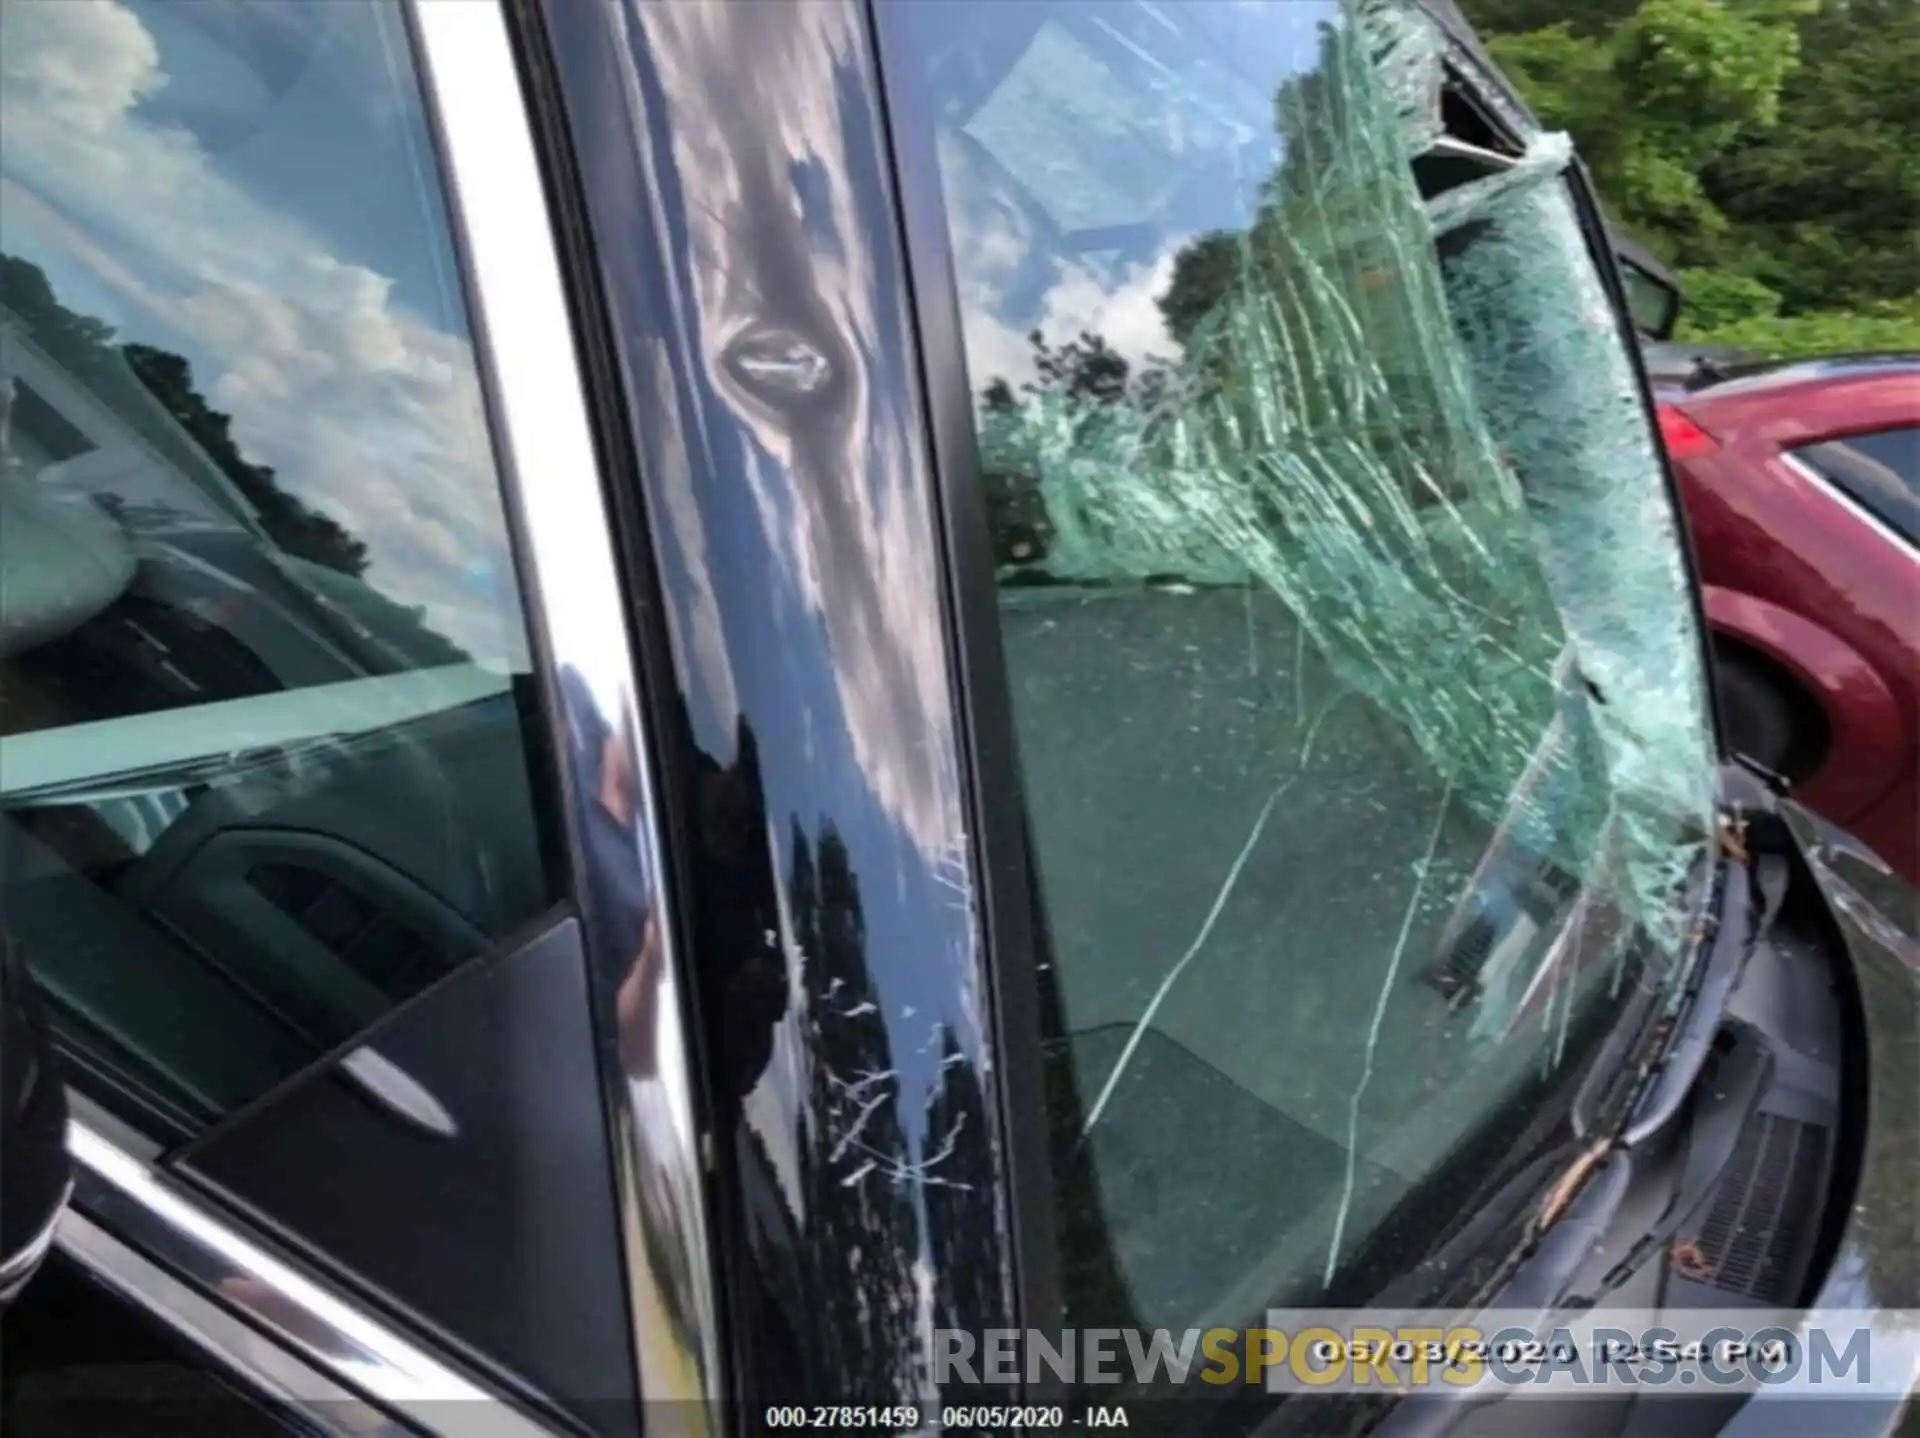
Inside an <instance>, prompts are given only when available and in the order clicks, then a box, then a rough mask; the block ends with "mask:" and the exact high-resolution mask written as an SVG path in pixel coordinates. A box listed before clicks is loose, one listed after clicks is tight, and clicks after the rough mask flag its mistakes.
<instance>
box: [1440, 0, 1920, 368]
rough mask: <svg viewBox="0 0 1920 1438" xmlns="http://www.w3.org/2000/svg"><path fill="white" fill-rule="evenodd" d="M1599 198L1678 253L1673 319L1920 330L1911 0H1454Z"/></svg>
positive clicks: (1761, 334)
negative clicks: (1572, 154) (1680, 306)
mask: <svg viewBox="0 0 1920 1438" xmlns="http://www.w3.org/2000/svg"><path fill="white" fill-rule="evenodd" d="M1465 8H1466V9H1467V11H1468V12H1469V14H1470V15H1471V16H1472V18H1473V19H1474V21H1475V23H1476V24H1477V25H1478V26H1479V27H1480V29H1481V30H1482V32H1483V34H1485V36H1486V38H1487V42H1488V48H1489V49H1490V50H1491V51H1492V52H1493V54H1494V55H1495V57H1496V58H1497V59H1498V60H1499V62H1500V64H1501V65H1502V66H1503V68H1505V69H1506V70H1507V72H1508V74H1509V75H1510V76H1511V77H1512V78H1513V80H1514V82H1515V83H1516V84H1517V85H1518V86H1519V87H1520V89H1521V90H1522V92H1523V93H1525V94H1526V96H1527V98H1528V100H1529V102H1530V103H1531V104H1532V105H1533V107H1534V108H1535V109H1536V110H1537V111H1538V112H1539V113H1540V116H1541V118H1542V119H1543V120H1544V121H1545V122H1546V123H1547V124H1549V125H1551V126H1554V127H1556V128H1564V129H1566V130H1569V131H1570V132H1571V133H1572V134H1573V136H1574V138H1575V140H1576V141H1577V142H1578V144H1579V146H1580V149H1581V152H1582V154H1583V155H1584V157H1585V158H1586V160H1587V163H1588V165H1589V167H1590V168H1591V170H1592V172H1593V174H1594V178H1595V182H1596V184H1597V185H1598V187H1599V189H1600V192H1601V194H1602V196H1603V198H1604V200H1605V201H1606V203H1607V205H1608V207H1609V208H1610V209H1611V211H1612V212H1613V214H1614V216H1615V218H1616V219H1617V220H1619V221H1620V222H1621V223H1622V224H1623V225H1624V226H1625V227H1626V228H1627V229H1628V230H1629V231H1631V232H1632V233H1633V234H1635V235H1636V236H1637V237H1638V238H1640V239H1641V240H1643V241H1644V242H1646V243H1648V244H1649V245H1651V246H1652V247H1653V248H1654V249H1656V250H1658V251H1660V252H1661V253H1663V254H1664V255H1666V256H1667V257H1668V258H1669V259H1670V260H1673V261H1675V262H1677V264H1678V265H1679V266H1680V267H1681V268H1682V271H1683V274H1682V278H1683V282H1684V283H1685V285H1686V289H1687V308H1686V310H1685V311H1684V313H1683V320H1682V326H1683V329H1682V332H1683V334H1686V335H1690V336H1693V337H1696V338H1703V339H1711V340H1715V341H1719V342H1725V343H1738V344H1748V345H1756V346H1758V347H1760V348H1763V349H1766V350H1768V351H1769V352H1773V353H1797V352H1813V351H1817V350H1820V349H1829V348H1840V349H1866V348H1888V347H1896V348H1906V347H1920V308H1917V307H1916V303H1915V296H1916V294H1920V242H1916V235H1920V103H1916V102H1915V100H1914V94H1915V89H1914V87H1915V84H1916V77H1920V0H1581V3H1578V4H1576V3H1574V0H1466V4H1465Z"/></svg>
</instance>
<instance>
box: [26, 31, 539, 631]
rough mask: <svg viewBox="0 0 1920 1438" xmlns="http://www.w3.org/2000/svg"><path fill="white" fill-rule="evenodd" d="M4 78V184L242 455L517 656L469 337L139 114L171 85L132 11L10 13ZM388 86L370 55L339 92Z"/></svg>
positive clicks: (444, 608)
mask: <svg viewBox="0 0 1920 1438" xmlns="http://www.w3.org/2000/svg"><path fill="white" fill-rule="evenodd" d="M340 16H341V18H340V20H339V22H338V23H341V24H356V23H357V24H372V23H373V22H374V18H375V17H373V16H372V14H371V12H370V11H369V12H359V11H354V12H351V13H348V12H346V11H345V10H344V9H343V11H342V12H340ZM328 53H329V55H330V56H332V57H333V60H334V62H335V63H338V62H339V58H340V57H342V56H345V55H363V56H366V57H369V60H371V58H374V57H377V53H378V47H377V46H375V45H367V46H357V47H335V48H334V49H332V50H330V51H329V52H328ZM0 71H3V72H4V75H5V86H4V91H3V93H0V173H4V176H5V179H6V181H7V184H8V189H9V190H16V189H17V190H23V191H25V192H27V193H28V194H30V195H31V196H32V197H33V198H34V200H35V201H36V202H37V204H36V208H37V209H38V210H41V211H45V212H50V213H51V214H52V215H54V216H56V217H57V219H58V222H59V228H60V229H61V230H63V231H66V232H69V233H71V234H73V235H74V236H75V237H77V238H78V239H80V240H82V241H83V246H82V247H81V248H83V249H84V250H85V251H86V252H87V253H90V254H92V255H93V256H95V257H97V259H98V261H99V262H98V263H93V264H89V265H88V268H89V270H90V272H91V273H92V275H93V276H94V277H96V278H97V279H98V280H99V281H100V282H101V283H102V284H104V285H106V286H107V287H109V288H111V289H112V290H113V291H115V292H116V293H117V294H118V295H119V296H120V297H121V298H122V299H123V300H124V301H126V303H127V308H128V312H129V313H139V312H141V311H144V312H145V313H146V314H148V315H149V316H151V317H152V318H153V319H157V320H159V321H162V322H163V323H164V324H165V325H167V326H170V327H171V328H172V329H173V330H175V331H176V332H178V333H180V334H182V335H184V336H187V337H189V338H190V340H191V341H192V343H191V346H190V349H191V351H192V358H193V360H194V362H195V370H196V382H197V383H198V385H199V387H200V388H201V390H202V392H203V393H205V394H206V395H207V397H208V399H209V401H210V402H211V403H212V404H214V405H215V406H216V407H217V408H221V409H225V410H227V411H228V412H229V413H231V414H232V416H233V421H234V435H235V438H236V439H237V441H238V442H239V444H240V445H241V448H242V450H243V452H245V453H246V455H247V456H248V458H250V459H252V460H254V461H256V462H259V463H265V464H270V465H272V466H273V467H274V469H275V470H276V472H277V473H278V475H279V477H280V480H281V482H282V483H283V484H284V485H285V486H286V487H287V488H288V489H289V490H290V491H292V492H293V493H295V494H297V495H299V496H300V497H301V498H302V499H304V500H306V501H307V502H308V503H310V504H312V505H314V506H315V507H317V508H319V509H321V510H323V511H325V512H327V513H329V514H332V515H334V516H335V517H336V518H338V519H340V520H341V522H342V523H344V524H346V525H347V526H348V527H349V528H351V529H353V530H354V531H355V533H356V534H357V535H358V536H359V537H360V538H361V539H363V540H364V541H365V542H366V543H367V545H368V547H369V550H370V553H371V556H372V561H371V564H370V566H369V569H368V572H367V578H368V580H369V581H370V582H371V583H373V584H375V585H376V586H378V587H379V588H381V589H382V590H384V591H385V592H387V593H388V594H390V595H392V596H393V597H394V598H396V599H399V600H401V601H402V602H405V603H409V604H419V605H424V606H425V607H426V608H427V611H428V615H429V621H430V622H431V623H433V624H434V625H435V626H436V627H438V628H440V629H441V631H442V632H443V633H446V634H447V635H448V637H449V638H452V639H453V640H454V641H455V642H457V643H460V644H462V645H463V646H465V647H467V648H468V649H469V650H470V651H471V652H473V653H474V654H475V656H476V657H480V658H494V659H504V660H507V661H508V662H512V663H516V664H523V663H524V662H525V639H524V636H523V634H522V632H521V629H520V623H519V616H518V614H517V612H515V611H513V609H512V607H511V606H504V607H503V606H502V604H501V601H500V599H499V597H498V596H499V595H500V594H501V593H502V592H503V590H502V586H501V585H500V578H501V576H503V575H504V574H505V573H506V572H507V568H508V566H507V560H506V535H505V530H504V525H503V521H502V516H501V508H500V498H499V492H498V486H497V482H496V479H495V476H494V469H493V464H492V459H491V454H490V449H489V445H488V441H487V435H486V428H485V423H484V418H483V411H482V408H481V403H480V394H479V389H478V385H477V383H476V380H475V375H474V361H473V356H472V353H471V347H470V345H469V344H468V342H467V340H466V339H465V338H464V337H463V336H460V335H456V334H450V333H448V332H446V331H445V330H442V329H439V328H437V327H436V326H434V325H432V324H430V323H428V322H427V321H426V320H424V319H422V318H421V317H420V316H417V315H415V314H412V313H410V312H408V311H407V310H405V309H403V308H401V307H400V306H398V305H397V304H396V303H395V302H394V298H393V293H392V291H393V281H392V279H391V278H390V277H388V276H385V275H382V274H380V273H378V272H377V271H375V270H373V269H371V268H369V267H367V266H365V265H361V264H355V263H351V262H349V261H348V260H345V259H343V258H342V257H340V256H338V255H336V254H334V253H333V252H331V251H330V250H329V249H328V247H327V246H326V244H325V243H324V242H322V241H321V240H320V239H318V238H317V237H316V236H315V234H314V233H313V232H312V230H311V229H310V228H309V227H308V226H306V225H305V224H303V223H301V222H300V221H299V220H298V219H296V218H294V217H292V216H289V215H287V214H285V213H283V212H281V211H279V210H276V209H275V208H274V207H272V206H271V205H269V204H268V203H266V202H264V201H263V200H262V199H261V198H260V197H259V196H257V195H256V194H254V193H251V192H250V191H249V190H248V189H246V188H244V187H243V186H241V185H239V184H237V183H235V182H234V181H233V180H232V179H230V178H229V177H228V176H227V175H225V174H224V173H222V172H221V171H220V170H219V169H218V168H217V167H216V166H215V165H214V163H213V162H212V161H211V159H210V158H209V157H208V156H207V155H206V154H205V153H204V152H203V151H202V150H201V148H200V146H199V144H198V143H197V142H196V141H195V139H194V138H193V136H192V135H191V133H189V132H188V131H186V130H183V129H180V128H177V127H170V126H165V125H161V124H158V123H155V122H154V121H152V120H151V119H149V118H148V117H146V116H145V115H143V113H142V111H141V102H142V101H143V100H144V99H146V98H148V97H150V96H154V95H157V94H159V93H160V92H161V90H162V89H163V88H164V87H165V86H166V85H167V83H168V77H167V75H166V74H165V72H164V69H163V68H162V56H161V53H160V50H159V48H158V46H157V45H156V43H155V41H154V38H153V36H152V35H151V34H150V33H149V32H148V31H147V30H146V29H145V27H144V26H142V24H141V23H140V20H139V19H138V17H137V16H135V15H134V14H133V13H132V12H131V11H129V10H128V9H126V8H125V7H123V6H122V5H119V4H116V3H111V0H61V3H35V4H19V3H8V4H6V5H5V6H4V7H0ZM343 80H345V77H343ZM392 83H393V81H392V78H391V77H390V74H389V72H388V71H387V69H386V68H385V67H384V66H382V67H380V68H377V69H376V68H372V67H371V64H370V67H369V69H368V72H367V73H366V75H365V76H364V77H353V78H352V80H351V82H350V83H347V84H345V86H344V88H347V89H349V90H350V89H353V88H355V87H359V88H365V89H369V90H375V91H378V90H381V89H382V88H383V87H388V86H390V85H391V84H392ZM270 121H271V116H270V114H269V115H267V116H264V117H263V122H265V123H270ZM3 223H4V221H0V224H3ZM36 228H39V227H38V226H36ZM3 234H4V230H0V235H3ZM42 238H43V239H44V238H45V237H44V235H43V236H42ZM0 242H3V241H0Z"/></svg>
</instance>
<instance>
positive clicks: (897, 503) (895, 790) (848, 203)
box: [547, 0, 1013, 1411]
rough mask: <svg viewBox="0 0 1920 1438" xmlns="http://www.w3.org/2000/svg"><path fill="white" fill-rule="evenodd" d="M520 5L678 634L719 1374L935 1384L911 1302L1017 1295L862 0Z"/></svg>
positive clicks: (996, 1312)
mask: <svg viewBox="0 0 1920 1438" xmlns="http://www.w3.org/2000/svg"><path fill="white" fill-rule="evenodd" d="M547 14H548V20H549V26H548V30H549V37H550V43H551V45H552V48H553V52H554V59H555V63H556V68H557V72H558V75H559V78H560V81H561V88H562V92H563V99H564V103H565V108H566V110H567V112H568V115H569V124H570V130H571V135H570V139H571V144H572V147H573V150H574V152H575V158H576V162H577V164H578V166H579V170H580V175H581V179H582V181H583V191H584V194H585V196H586V204H587V217H588V220H589V222H590V229H591V233H592V239H593V242H594V245H595V248H596V249H597V252H598V256H599V262H600V271H601V273H600V276H599V278H600V284H601V287H602V291H603V293H604V296H605V300H606V304H607V306H608V309H609V310H610V313H611V319H612V328H613V331H614V349H615V351H616V358H617V362H618V368H619V372H620V377H621V383H622V387H623V389H624V392H625V399H626V403H627V406H628V419H629V421H630V424H631V431H632V440H633V444H634V447H635V450H636V453H637V457H638V471H639V472H638V474H637V476H635V480H636V482H637V485H638V492H639V496H640V498H641V500H642V507H643V508H644V512H645V515H646V519H647V526H648V530H649V534H650V537H651V542H652V548H653V550H654V563H655V564H656V565H657V568H658V575H659V594H658V600H659V606H660V608H659V618H660V621H661V628H662V630H663V631H664V637H665V648H666V649H667V651H668V652H669V654H670V656H671V657H670V661H669V662H668V663H667V664H665V665H664V666H663V669H664V672H665V681H666V682H665V683H664V685H661V686H659V687H661V688H662V689H663V690H664V691H665V692H663V693H661V694H659V695H658V696H656V699H657V703H658V704H659V707H660V708H661V709H663V710H664V711H666V712H664V713H663V714H662V715H661V716H660V718H661V719H662V720H664V722H662V723H660V724H657V725H656V732H661V733H664V734H666V735H667V736H668V737H667V739H666V741H665V744H664V746H663V747H664V749H665V751H666V752H664V753H663V754H662V755H660V756H659V757H658V762H660V763H661V765H662V767H663V770H664V772H663V774H662V784H661V788H662V793H663V796H664V800H665V803H666V804H667V806H668V808H669V810H670V811H671V816H670V817H671V822H672V823H673V824H674V826H675V827H676V828H677V830H678V832H679V834H680V835H681V842H680V843H679V844H678V845H676V849H675V860H676V863H675V872H674V874H673V876H672V877H673V879H674V882H675V888H676V893H677V895H678V897H679V901H680V902H681V903H682V904H683V906H684V910H685V913H686V916H687V922H686V923H685V925H684V927H683V932H684V933H686V934H687V935H688V948H689V953H690V966H691V968H692V970H693V972H694V974H695V981H696V990H697V995H696V997H697V1000H698V1002H699V1006H700V1008H701V1011H702V1015H703V1020H704V1023H703V1036H704V1041H705V1048H706V1053H707V1059H708V1061H707V1065H706V1067H707V1070H708V1072H709V1075H710V1080H711V1091H710V1092H709V1094H708V1095H707V1099H708V1104H709V1107H710V1110H711V1116H712V1127H713V1149H714V1154H715V1165H716V1173H715V1175H714V1177H715V1182H714V1184H713V1189H714V1202H715V1206H716V1223H717V1231H718V1234H719V1237H720V1243H721V1247H722V1250H723V1252H724V1254H725V1257H726V1262H725V1265H724V1266H725V1268H726V1273H725V1275H724V1277H725V1284H726V1286H725V1295H726V1299H727V1302H728V1307H729V1310H730V1316H731V1320H732V1329H733V1339H734V1363H733V1367H734V1370H735V1376H736V1378H737V1379H738V1380H739V1382H738V1384H737V1392H738V1394H739V1396H740V1397H741V1398H742V1399H743V1400H744V1401H745V1402H746V1404H747V1408H746V1410H745V1411H757V1408H758V1406H759V1405H761V1404H764V1403H768V1402H799V1401H806V1400H817V1399H819V1398H820V1397H821V1396H822V1395H832V1396H833V1397H834V1399H835V1401H846V1402H862V1403H881V1402H894V1401H900V1400H905V1399H913V1398H926V1397H930V1396H932V1395H931V1394H930V1393H929V1392H928V1391H927V1390H926V1388H925V1386H924V1385H925V1382H926V1379H925V1375H926V1373H927V1371H928V1366H929V1358H930V1354H929V1353H928V1352H927V1350H926V1343H927V1341H928V1337H929V1333H928V1330H929V1328H930V1326H931V1324H932V1323H933V1322H935V1321H938V1322H940V1323H942V1324H957V1325H962V1326H965V1327H968V1328H973V1329H980V1328H985V1327H992V1326H1006V1325H1009V1324H1010V1323H1011V1322H1012V1321H1013V1320H1012V1317H1011V1314H1012V1299H1011V1279H1010V1275H1009V1273H1008V1267H1009V1261H1008V1250H1007V1245H1006V1243H1005V1241H1004V1237H1003V1235H1004V1234H1005V1232H1006V1223H1005V1217H1004V1213H1003V1208H1002V1205H1003V1203H1004V1194H1005V1192H1006V1183H1005V1176H1004V1171H1003V1170H1004V1155H1003V1152H1002V1146H1001V1142H1000V1138H999V1134H998V1130H997V1124H996V1121H995V1116H994V1106H993V1104H992V1103H990V1102H989V1101H988V1095H990V1094H991V1093H993V1092H994V1089H993V1077H992V1072H991V1062H990V1052H989V1048H988V1044H987V1040H986V1038H985V1037H984V1032H985V1023H984V1010H985V998H984V994H983V985H982V978H981V973H980V963H979V944H978V935H977V919H976V912H975V906H974V904H973V902H972V894H973V891H974V883H973V879H974V863H973V857H972V853H971V849H970V846H969V842H968V825H967V822H966V809H965V802H964V792H963V788H962V782H961V768H960V761H959V758H958V753H959V749H958V737H957V725H956V717H955V705H954V699H953V696H952V692H951V689H950V687H949V656H948V652H947V635H946V632H945V628H944V620H943V616H942V611H941V605H940V601H939V595H940V593H941V588H942V586H941V582H940V579H941V576H940V571H939V551H938V548H937V544H936V531H935V527H934V519H933V513H932V508H931V499H930V494H929V489H930V478H929V472H928V468H927V462H926V457H925V454H924V433H923V424H922V419H921V415H920V399H919V395H918V393H917V379H916V375H917V367H916V365H915V363H914V357H913V351H912V341H911V336H910V332H909V328H908V323H907V318H906V313H905V288H904V280H903V275H902V273H901V268H900V260H899V256H898V253H897V235H896V230H895V224H896V221H895V214H894V208H893V205H894V202H893V198H892V195H891V193H890V190H889V181H888V171H887V166H886V162H885V159H884V155H883V150H882V145H881V139H880V135H881V130H880V117H879V113H878V109H877V103H878V102H877V99H876V88H875V87H876V80H875V75H874V67H873V59H872V56H871V54H870V52H869V48H868V37H867V31H866V29H865V23H866V21H865V16H864V12H863V8H862V7H861V6H859V5H857V4H854V3H842V0H830V3H808V4H784V3H783V4H760V3H738V4H726V5H660V4H646V3H639V0H621V3H608V4H604V5H593V6H575V5H562V4H559V3H554V4H552V5H550V6H549V9H548V12H547ZM643 597H644V596H643ZM936 1313H937V1315H938V1316H937V1320H936V1318H935V1315H936Z"/></svg>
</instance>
